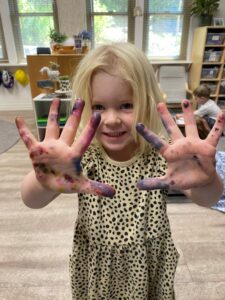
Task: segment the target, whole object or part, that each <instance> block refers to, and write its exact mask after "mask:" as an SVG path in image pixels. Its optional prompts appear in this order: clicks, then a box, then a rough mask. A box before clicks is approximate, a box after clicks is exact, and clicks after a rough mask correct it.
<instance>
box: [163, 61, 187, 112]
mask: <svg viewBox="0 0 225 300" xmlns="http://www.w3.org/2000/svg"><path fill="white" fill-rule="evenodd" d="M186 77H187V74H186V71H185V67H184V66H175V65H167V66H160V67H159V70H158V80H159V86H160V89H161V90H162V92H163V93H164V98H165V99H166V103H167V106H168V107H169V108H174V107H180V103H181V101H182V100H183V99H186V98H190V97H191V95H192V92H191V90H189V89H188V85H187V78H186Z"/></svg>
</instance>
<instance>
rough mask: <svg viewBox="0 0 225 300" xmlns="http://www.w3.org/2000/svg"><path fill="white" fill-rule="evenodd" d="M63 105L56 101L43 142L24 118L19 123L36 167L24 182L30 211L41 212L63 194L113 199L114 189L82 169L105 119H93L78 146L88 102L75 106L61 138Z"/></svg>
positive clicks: (25, 196) (97, 115)
mask: <svg viewBox="0 0 225 300" xmlns="http://www.w3.org/2000/svg"><path fill="white" fill-rule="evenodd" d="M59 105H60V100H59V99H55V100H53V101H52V104H51V107H50V112H49V116H48V123H47V127H46V133H45V138H44V140H43V141H42V142H39V141H37V140H36V139H35V137H34V136H33V135H32V133H31V132H30V130H29V129H28V128H27V127H26V125H25V123H24V120H23V119H22V118H17V119H16V125H17V128H18V130H19V133H20V136H21V138H22V140H23V142H24V144H25V145H26V147H27V149H28V152H29V155H30V158H31V160H32V164H33V171H31V172H30V173H29V174H28V175H27V176H26V177H25V178H24V180H23V182H22V187H21V195H22V199H23V201H24V203H25V204H26V205H27V206H28V207H32V208H41V207H44V206H46V205H47V204H48V203H50V202H51V201H52V200H53V199H55V198H56V197H57V196H58V195H59V194H60V193H89V194H94V195H99V196H105V197H113V195H114V193H115V190H114V188H112V187H111V186H109V185H107V184H104V183H100V182H97V181H93V180H89V179H88V178H87V177H85V176H84V175H83V173H82V167H81V160H82V156H83V154H84V152H85V151H86V150H87V148H88V146H89V144H90V142H91V140H92V139H93V137H94V135H95V132H96V129H97V127H98V125H99V122H100V120H101V116H100V115H99V114H94V115H92V117H91V118H90V120H89V122H88V124H87V125H86V127H85V128H84V130H83V132H82V133H81V135H80V136H79V137H78V138H77V139H76V141H75V142H74V139H75V135H76V131H77V128H78V125H79V122H80V118H81V114H82V110H83V107H84V101H82V100H80V99H78V100H77V101H76V102H75V104H74V107H73V110H72V112H71V115H70V116H69V118H68V120H67V122H66V124H65V126H64V128H63V131H62V133H61V134H60V130H59V126H58V122H57V120H58V115H59Z"/></svg>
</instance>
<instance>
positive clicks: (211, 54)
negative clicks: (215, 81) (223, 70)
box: [204, 51, 222, 62]
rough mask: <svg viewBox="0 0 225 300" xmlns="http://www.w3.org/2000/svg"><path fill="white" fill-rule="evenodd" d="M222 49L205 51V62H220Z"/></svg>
mask: <svg viewBox="0 0 225 300" xmlns="http://www.w3.org/2000/svg"><path fill="white" fill-rule="evenodd" d="M221 55H222V51H205V53H204V62H211V61H212V62H218V61H220V59H221Z"/></svg>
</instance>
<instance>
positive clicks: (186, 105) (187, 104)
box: [183, 100, 190, 108]
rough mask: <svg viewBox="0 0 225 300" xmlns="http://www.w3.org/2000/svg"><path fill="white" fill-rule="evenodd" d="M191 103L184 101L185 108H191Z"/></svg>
mask: <svg viewBox="0 0 225 300" xmlns="http://www.w3.org/2000/svg"><path fill="white" fill-rule="evenodd" d="M189 104H190V103H189V101H188V100H184V101H183V105H184V108H188V107H189Z"/></svg>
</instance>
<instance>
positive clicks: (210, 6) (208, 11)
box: [191, 0, 220, 26]
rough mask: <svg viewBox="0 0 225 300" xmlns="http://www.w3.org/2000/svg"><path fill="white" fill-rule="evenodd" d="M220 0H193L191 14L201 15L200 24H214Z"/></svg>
mask: <svg viewBox="0 0 225 300" xmlns="http://www.w3.org/2000/svg"><path fill="white" fill-rule="evenodd" d="M219 4H220V0H193V1H192V6H191V15H196V16H199V18H200V26H207V25H211V24H212V18H213V15H214V13H215V12H216V10H217V9H218V7H219Z"/></svg>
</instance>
